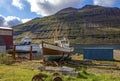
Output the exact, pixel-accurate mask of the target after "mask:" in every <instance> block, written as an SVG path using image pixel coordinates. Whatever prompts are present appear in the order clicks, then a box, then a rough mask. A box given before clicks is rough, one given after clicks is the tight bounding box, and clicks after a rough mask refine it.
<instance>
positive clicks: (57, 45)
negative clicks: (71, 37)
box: [41, 38, 74, 61]
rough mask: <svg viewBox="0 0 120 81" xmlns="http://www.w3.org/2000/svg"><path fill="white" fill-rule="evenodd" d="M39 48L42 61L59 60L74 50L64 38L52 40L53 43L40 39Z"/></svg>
mask: <svg viewBox="0 0 120 81" xmlns="http://www.w3.org/2000/svg"><path fill="white" fill-rule="evenodd" d="M41 49H42V50H41V51H42V54H43V58H44V61H60V60H61V59H66V58H68V57H69V56H70V53H71V52H73V51H74V48H73V47H71V46H70V43H69V41H68V40H67V39H66V38H64V39H61V40H57V41H54V44H51V43H48V42H44V41H42V44H41Z"/></svg>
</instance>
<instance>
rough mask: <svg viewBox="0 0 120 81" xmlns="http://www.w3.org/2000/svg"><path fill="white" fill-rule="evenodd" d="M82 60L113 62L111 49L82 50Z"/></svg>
mask: <svg viewBox="0 0 120 81" xmlns="http://www.w3.org/2000/svg"><path fill="white" fill-rule="evenodd" d="M83 57H84V59H91V60H113V49H84V50H83Z"/></svg>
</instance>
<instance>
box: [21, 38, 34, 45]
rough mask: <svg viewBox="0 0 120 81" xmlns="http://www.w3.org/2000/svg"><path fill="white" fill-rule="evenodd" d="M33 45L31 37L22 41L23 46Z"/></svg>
mask: <svg viewBox="0 0 120 81" xmlns="http://www.w3.org/2000/svg"><path fill="white" fill-rule="evenodd" d="M31 43H32V39H31V38H29V37H25V38H22V40H21V44H24V45H29V44H31Z"/></svg>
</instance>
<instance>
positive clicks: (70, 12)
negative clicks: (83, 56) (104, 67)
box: [13, 5, 120, 44]
mask: <svg viewBox="0 0 120 81" xmlns="http://www.w3.org/2000/svg"><path fill="white" fill-rule="evenodd" d="M13 28H14V39H15V40H19V39H20V38H22V37H24V36H29V37H31V38H33V40H34V42H39V41H41V40H47V41H53V38H54V35H55V34H56V33H55V32H56V29H57V37H58V38H62V37H67V38H69V39H70V41H71V42H72V43H80V44H106V43H107V44H113V43H114V44H116V43H117V44H118V43H120V9H119V8H109V7H102V6H93V5H86V6H84V7H83V8H80V9H76V8H71V7H69V8H66V9H63V10H61V11H59V12H58V13H56V14H54V15H51V16H47V17H43V18H35V19H33V20H31V21H29V22H27V23H25V24H21V25H17V26H14V27H13Z"/></svg>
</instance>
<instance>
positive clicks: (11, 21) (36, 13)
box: [0, 0, 120, 27]
mask: <svg viewBox="0 0 120 81" xmlns="http://www.w3.org/2000/svg"><path fill="white" fill-rule="evenodd" d="M88 4H90V5H100V6H105V7H118V8H120V0H0V26H5V27H11V26H14V25H18V24H21V23H25V22H27V21H29V20H31V19H33V18H36V17H44V16H49V15H53V14H55V13H56V12H58V11H59V10H61V9H64V8H67V7H75V8H81V7H83V6H85V5H88Z"/></svg>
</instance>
